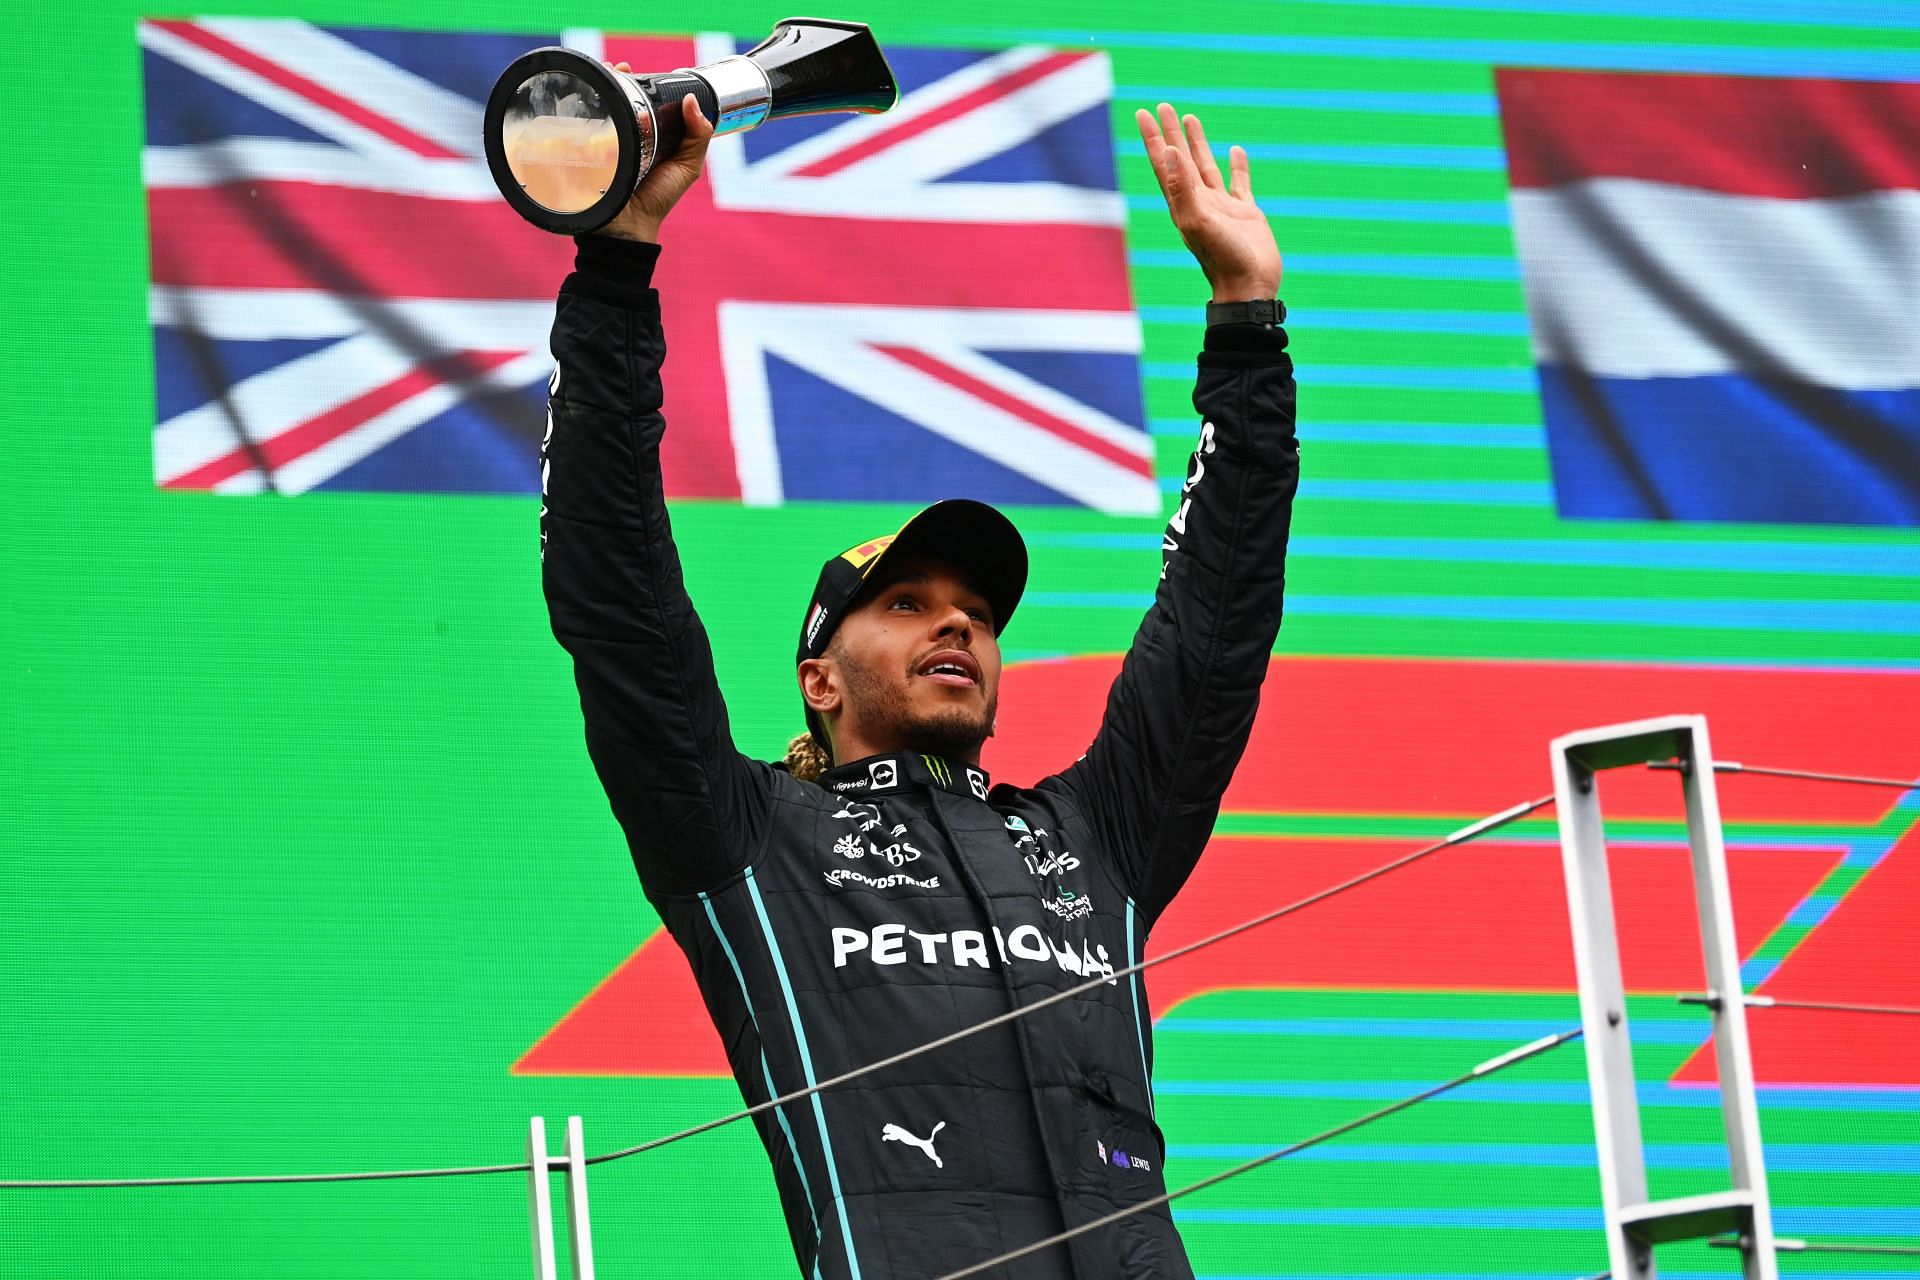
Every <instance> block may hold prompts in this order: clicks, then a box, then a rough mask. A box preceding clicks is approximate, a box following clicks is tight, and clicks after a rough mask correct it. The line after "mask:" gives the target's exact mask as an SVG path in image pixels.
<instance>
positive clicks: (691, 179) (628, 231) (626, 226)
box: [599, 62, 713, 244]
mask: <svg viewBox="0 0 1920 1280" xmlns="http://www.w3.org/2000/svg"><path fill="white" fill-rule="evenodd" d="M630 69H631V68H629V67H628V66H627V64H626V63H624V62H621V63H617V64H615V66H614V70H615V71H627V70H630ZM680 119H681V120H682V121H683V122H684V123H685V125H686V130H687V132H686V136H685V137H684V138H682V139H681V140H680V147H679V149H678V150H677V151H675V152H674V153H673V154H672V155H670V156H668V157H667V158H666V159H664V160H662V161H660V162H659V163H658V164H656V165H654V166H653V168H651V169H649V170H648V171H647V176H646V177H644V178H642V179H641V180H640V185H639V187H638V188H636V189H635V190H634V193H633V198H632V199H631V200H629V201H627V207H626V208H624V209H622V210H621V211H620V212H619V213H618V214H616V215H615V216H614V219H613V221H612V222H609V223H608V224H607V225H606V226H604V227H602V228H600V232H599V234H601V235H608V236H615V237H618V238H619V239H622V240H644V241H646V242H647V243H648V244H658V243H659V242H660V224H661V223H662V222H663V221H665V220H666V216H667V214H668V213H669V212H670V211H671V210H672V209H673V206H674V205H676V204H678V203H679V201H680V197H681V196H683V195H685V194H687V189H688V188H689V187H691V186H692V185H693V184H694V183H695V182H697V181H699V179H700V171H701V170H702V169H703V168H705V167H706V163H707V144H708V143H709V142H711V141H713V122H712V121H710V120H708V119H707V118H706V116H704V115H702V114H701V113H700V107H699V104H698V103H696V102H695V101H694V98H693V95H692V94H688V95H687V96H686V97H684V98H682V99H680Z"/></svg>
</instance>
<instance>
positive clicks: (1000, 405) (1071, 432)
mask: <svg viewBox="0 0 1920 1280" xmlns="http://www.w3.org/2000/svg"><path fill="white" fill-rule="evenodd" d="M872 345H873V348H874V350H876V351H879V352H881V353H882V354H883V355H887V356H890V357H892V358H893V359H895V360H898V361H899V362H900V363H901V364H904V365H906V366H907V367H909V368H911V369H917V370H919V371H920V372H921V373H924V374H926V375H927V376H928V377H930V378H935V379H937V380H939V381H941V382H944V383H946V384H947V385H948V386H950V387H954V388H956V389H958V390H960V391H964V392H966V393H967V394H968V395H970V396H972V397H974V398H975V399H976V400H984V401H986V402H987V403H988V404H990V405H992V406H993V407H994V408H996V409H1000V410H1003V411H1005V412H1007V413H1010V414H1012V415H1013V416H1014V417H1016V418H1018V419H1020V421H1022V422H1025V423H1027V424H1028V425H1030V426H1035V427H1038V428H1040V429H1041V430H1042V431H1045V432H1047V433H1048V434H1049V435H1055V436H1059V437H1060V438H1061V439H1063V440H1065V441H1066V442H1067V443H1069V444H1071V445H1073V446H1074V447H1075V448H1078V449H1084V450H1086V451H1087V452H1088V453H1091V454H1096V455H1098V456H1099V457H1102V458H1105V459H1106V460H1107V461H1108V462H1111V463H1113V464H1114V465H1115V466H1117V467H1121V468H1124V469H1125V470H1128V471H1131V472H1133V473H1135V474H1136V475H1143V476H1151V475H1152V474H1153V467H1152V465H1151V463H1149V462H1148V460H1147V459H1145V458H1143V457H1141V456H1140V455H1139V454H1135V453H1129V452H1127V451H1126V450H1125V449H1123V448H1121V447H1120V446H1119V445H1117V444H1114V443H1113V442H1112V441H1111V440H1107V439H1104V438H1103V437H1101V436H1097V435H1095V434H1094V433H1093V432H1091V431H1088V430H1087V429H1086V428H1085V427H1079V426H1075V425H1074V424H1073V423H1071V422H1068V421H1067V420H1066V419H1065V418H1059V417H1055V416H1054V415H1053V414H1051V413H1048V412H1047V411H1046V410H1044V409H1041V408H1039V407H1038V406H1037V405H1034V404H1033V403H1031V402H1030V401H1026V400H1022V399H1020V398H1019V397H1017V396H1014V395H1011V394H1009V393H1008V392H1006V391H1003V390H1002V389H1000V388H999V387H996V386H994V385H993V384H992V383H990V382H986V381H984V380H982V379H980V378H976V377H974V376H973V375H972V374H970V373H967V372H965V371H964V370H961V369H956V368H954V367H953V366H952V365H950V364H947V363H946V362H944V361H941V360H936V359H934V358H933V357H932V356H930V355H928V354H927V353H926V352H924V351H916V350H914V349H913V348H912V347H891V346H882V345H881V344H879V343H874V344H872Z"/></svg>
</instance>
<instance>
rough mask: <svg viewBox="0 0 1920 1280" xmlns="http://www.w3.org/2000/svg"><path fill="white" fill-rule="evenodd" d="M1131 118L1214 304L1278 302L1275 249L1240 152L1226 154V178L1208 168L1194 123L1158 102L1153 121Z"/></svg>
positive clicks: (1138, 115) (1141, 114) (1149, 116)
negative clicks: (1210, 289) (1228, 175)
mask: <svg viewBox="0 0 1920 1280" xmlns="http://www.w3.org/2000/svg"><path fill="white" fill-rule="evenodd" d="M1134 119H1135V120H1136V121H1137V122H1138V123H1139V125H1140V138H1141V141H1143V142H1144V143H1146V147H1147V159H1148V160H1150V161H1152V162H1153V173H1154V176H1155V177H1156V178H1158V179H1159V180H1160V191H1161V194H1163V195H1164V196H1166V198H1167V211H1168V212H1169V213H1170V214H1172V215H1173V225H1174V226H1175V227H1176V228H1177V229H1178V230H1179V232H1180V238H1181V239H1182V240H1183V241H1185V242H1186V245H1187V249H1188V251H1189V252H1191V253H1192V254H1193V256H1194V258H1195V259H1196V260H1197V261H1198V262H1199V263H1200V269H1201V270H1202V271H1204V272H1206V275H1207V281H1208V283H1210V284H1211V285H1212V286H1213V297H1214V301H1216V302H1244V301H1247V300H1248V299H1252V298H1272V297H1276V296H1278V294H1279V292H1280V246H1279V245H1278V244H1277V243H1276V242H1275V241H1274V238H1273V228H1272V227H1270V226H1268V225H1267V215H1266V214H1264V213H1262V212H1261V211H1260V206H1259V205H1257V204H1255V203H1254V200H1253V174H1252V172H1251V170H1250V169H1249V167H1248V164H1247V153H1246V152H1245V151H1244V150H1242V149H1241V148H1239V147H1234V148H1233V149H1232V150H1231V151H1230V152H1229V153H1228V164H1229V166H1230V167H1231V169H1232V177H1231V179H1229V178H1226V177H1224V176H1222V174H1221V172H1220V166H1219V165H1218V164H1216V163H1215V162H1214V158H1213V151H1212V149H1211V148H1210V147H1208V145H1207V135H1206V131H1205V130H1204V129H1202V128H1201V126H1200V117H1198V116H1192V115H1190V116H1187V117H1186V118H1185V119H1184V120H1182V119H1181V118H1180V116H1179V115H1178V114H1177V113H1176V112H1175V111H1174V109H1173V107H1172V106H1171V105H1169V104H1168V103H1165V102H1163V103H1161V104H1160V108H1159V112H1158V114H1157V115H1156V114H1155V113H1154V112H1151V111H1146V110H1144V109H1143V110H1141V111H1137V112H1135V113H1134Z"/></svg>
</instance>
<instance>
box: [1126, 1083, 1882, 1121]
mask: <svg viewBox="0 0 1920 1280" xmlns="http://www.w3.org/2000/svg"><path fill="white" fill-rule="evenodd" d="M1434 1083H1435V1082H1434V1081H1432V1080H1168V1079H1164V1078H1163V1079H1160V1080H1156V1081H1155V1082H1154V1086H1153V1087H1154V1089H1155V1091H1156V1092H1158V1093H1160V1094H1161V1095H1163V1096H1165V1097H1183V1098H1311V1099H1314V1100H1316V1101H1347V1102H1392V1101H1396V1100H1397V1099H1400V1098H1404V1097H1406V1096H1407V1095H1408V1094H1412V1093H1418V1092H1420V1091H1421V1090H1422V1089H1430V1088H1432V1087H1433V1085H1434ZM1757 1092H1758V1094H1759V1099H1760V1107H1761V1110H1762V1111H1763V1112H1764V1111H1765V1110H1766V1109H1767V1108H1769V1107H1779V1108H1782V1109H1793V1110H1800V1111H1857V1112H1868V1111H1895V1112H1901V1113H1908V1112H1920V1089H1852V1088H1849V1089H1819V1088H1811V1087H1805V1086H1796V1085H1760V1086H1759V1087H1758V1090H1757ZM1638 1093H1639V1100H1640V1105H1641V1106H1643V1107H1678V1108H1682V1109H1692V1108H1700V1107H1711V1108H1714V1109H1715V1110H1718V1109H1719V1106H1720V1091H1719V1090H1718V1089H1715V1088H1712V1087H1711V1086H1704V1087H1698V1086H1679V1085H1670V1084H1664V1083H1660V1082H1657V1081H1656V1082H1644V1081H1643V1082H1642V1083H1641V1085H1640V1087H1639V1091H1638ZM1448 1100H1452V1101H1456V1102H1499V1103H1527V1104H1530V1105H1538V1104H1548V1105H1562V1106H1574V1107H1585V1106H1589V1105H1591V1101H1592V1100H1591V1097H1590V1096H1589V1094H1588V1093H1587V1084H1586V1081H1584V1080H1477V1081H1475V1082H1474V1083H1472V1084H1469V1085H1465V1086H1463V1087H1461V1088H1459V1089H1455V1090H1454V1091H1453V1092H1452V1093H1449V1094H1446V1095H1445V1096H1443V1097H1441V1098H1438V1099H1436V1100H1435V1105H1438V1104H1440V1103H1444V1102H1447V1101H1448Z"/></svg>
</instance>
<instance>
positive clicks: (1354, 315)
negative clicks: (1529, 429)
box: [1139, 306, 1531, 338]
mask: <svg viewBox="0 0 1920 1280" xmlns="http://www.w3.org/2000/svg"><path fill="white" fill-rule="evenodd" d="M1139 315H1140V319H1141V320H1142V321H1143V322H1144V323H1146V324H1185V325H1192V326H1193V328H1194V330H1195V332H1199V331H1200V330H1201V329H1202V328H1203V327H1204V326H1205V324H1206V314H1205V312H1204V311H1203V310H1202V309H1201V308H1200V307H1197V306H1189V307H1141V308H1139ZM1287 327H1288V328H1289V329H1292V330H1294V331H1295V332H1302V331H1305V330H1310V329H1341V330H1351V331H1355V332H1360V333H1471V334H1485V335H1491V336H1494V337H1501V338H1524V337H1526V336H1527V335H1528V333H1529V332H1531V330H1529V329H1528V327H1527V318H1526V316H1524V315H1522V314H1520V313H1519V312H1517V311H1514V312H1505V311H1317V310H1316V311H1304V310H1291V311H1289V312H1288V313H1287Z"/></svg>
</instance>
